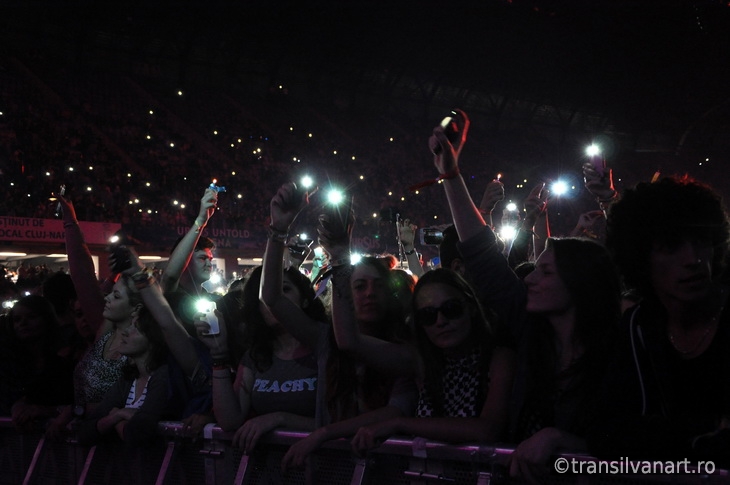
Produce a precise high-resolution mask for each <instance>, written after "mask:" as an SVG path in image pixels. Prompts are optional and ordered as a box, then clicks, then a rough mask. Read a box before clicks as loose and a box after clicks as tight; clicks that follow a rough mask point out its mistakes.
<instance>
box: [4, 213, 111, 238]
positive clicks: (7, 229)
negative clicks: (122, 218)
mask: <svg viewBox="0 0 730 485" xmlns="http://www.w3.org/2000/svg"><path fill="white" fill-rule="evenodd" d="M79 226H81V231H82V232H83V233H84V239H85V240H86V242H87V243H88V244H108V243H109V238H110V237H112V236H113V235H114V233H115V232H117V231H118V230H120V229H121V228H122V225H121V224H117V223H108V222H83V221H81V222H79ZM0 241H21V242H28V243H59V244H65V243H66V233H65V229H64V228H63V221H60V220H56V219H35V218H32V217H9V216H0Z"/></svg>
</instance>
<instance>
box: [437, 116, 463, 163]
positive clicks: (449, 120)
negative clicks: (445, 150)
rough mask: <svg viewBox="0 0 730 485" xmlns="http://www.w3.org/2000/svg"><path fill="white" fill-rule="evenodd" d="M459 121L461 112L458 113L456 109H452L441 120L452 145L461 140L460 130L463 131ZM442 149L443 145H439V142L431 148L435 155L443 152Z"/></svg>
mask: <svg viewBox="0 0 730 485" xmlns="http://www.w3.org/2000/svg"><path fill="white" fill-rule="evenodd" d="M459 121H460V116H459V113H457V112H456V111H455V110H452V111H451V113H449V115H448V116H446V117H445V118H444V119H443V120H441V128H443V130H444V134H445V135H446V138H448V140H449V142H450V143H451V144H452V145H453V144H455V143H456V142H457V141H459V132H460V131H461V129H460V127H459ZM441 150H442V149H441V145H439V144H438V143H437V144H435V145H433V147H432V148H431V151H432V152H433V154H434V155H439V154H440V153H441Z"/></svg>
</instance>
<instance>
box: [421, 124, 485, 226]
mask: <svg viewBox="0 0 730 485" xmlns="http://www.w3.org/2000/svg"><path fill="white" fill-rule="evenodd" d="M457 113H458V122H457V123H456V124H457V126H458V130H459V131H458V134H459V139H458V141H456V142H451V141H449V138H448V136H447V134H446V132H445V131H444V128H443V127H442V126H437V127H436V128H434V130H433V135H431V139H430V140H429V145H430V146H431V149H432V151H433V152H434V159H433V162H434V165H435V166H436V169H437V170H438V172H439V179H440V180H442V181H443V186H444V189H445V190H446V198H447V200H448V202H449V208H450V209H451V217H452V218H453V220H454V226H455V227H456V232H457V234H458V235H459V240H460V241H466V240H468V239H470V238H471V237H472V236H475V235H477V234H478V233H479V232H480V231H482V230H483V228H484V227H485V226H486V225H487V224H486V223H485V222H484V219H483V218H482V215H481V213H480V212H479V209H477V207H476V205H474V201H473V200H472V198H471V195H469V190H468V189H467V187H466V184H465V183H464V179H463V178H462V176H461V173H460V172H459V155H460V154H461V150H462V148H463V147H464V143H465V142H466V135H467V133H468V132H469V118H468V117H467V116H466V113H464V112H463V111H461V110H458V111H457ZM436 147H438V148H439V149H436Z"/></svg>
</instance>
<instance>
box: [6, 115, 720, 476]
mask: <svg viewBox="0 0 730 485" xmlns="http://www.w3.org/2000/svg"><path fill="white" fill-rule="evenodd" d="M468 130H469V119H468V117H467V116H466V114H465V113H463V112H460V111H457V112H455V114H454V117H453V118H452V120H451V123H450V124H447V125H445V126H444V125H439V126H437V127H436V128H434V130H433V132H432V134H431V135H430V138H429V139H428V148H429V149H430V150H431V152H432V153H433V165H434V169H435V170H434V171H433V177H432V178H431V180H432V181H433V182H434V183H437V184H438V185H441V186H442V187H443V189H441V188H439V187H434V188H433V189H434V190H438V191H441V190H443V191H444V192H445V200H446V203H447V204H448V207H449V209H450V212H451V217H452V220H451V222H452V225H451V226H450V227H449V228H448V229H447V230H445V231H444V237H443V242H441V245H440V247H439V252H440V267H438V268H435V269H431V268H427V267H425V266H424V265H423V264H422V261H421V260H420V259H419V253H418V251H417V249H418V248H417V247H416V246H417V244H416V237H415V234H416V229H417V228H416V227H415V225H414V224H412V223H411V222H410V221H408V220H405V221H398V222H397V224H398V228H399V231H398V235H399V238H400V244H401V246H402V251H401V256H402V258H403V261H400V263H399V259H401V258H398V257H394V256H392V255H372V256H367V257H363V258H362V259H361V260H360V261H359V262H357V263H355V264H353V263H352V260H351V249H352V246H351V242H352V241H351V236H352V227H353V224H354V221H355V218H356V217H362V216H363V215H362V214H355V211H354V209H353V207H352V206H353V204H351V203H347V204H344V205H338V206H334V205H333V206H324V208H322V207H319V208H318V210H321V212H322V214H321V215H319V225H318V229H317V231H318V242H319V245H320V246H321V249H322V251H321V252H318V253H316V254H315V256H314V258H313V261H314V263H313V267H312V270H311V271H309V270H305V269H304V265H303V261H304V260H305V258H306V254H301V253H298V252H296V251H294V252H293V251H290V249H289V246H290V243H291V241H292V235H294V234H296V229H297V227H296V226H297V218H298V216H299V215H300V214H302V213H303V212H305V211H309V210H311V209H312V206H310V204H309V202H310V195H312V194H313V192H314V191H313V189H307V188H304V187H302V186H301V185H300V184H297V183H294V182H290V183H286V184H284V185H282V186H281V187H280V188H279V189H278V190H277V191H276V193H274V194H268V195H265V194H262V196H261V201H260V204H261V206H264V205H265V202H264V201H265V200H266V198H267V197H268V196H270V197H271V199H270V203H269V204H268V207H269V216H268V218H267V222H266V225H267V230H268V234H269V237H268V240H267V243H266V249H265V254H264V258H263V264H262V265H261V266H260V267H257V268H255V269H254V270H253V271H251V272H250V273H249V274H247V275H246V277H245V278H244V279H241V280H238V281H236V282H235V284H232V285H231V287H230V288H229V290H228V292H227V293H226V294H225V295H224V296H222V297H219V296H217V295H213V294H209V293H207V292H206V290H205V289H203V287H202V286H201V285H202V284H203V283H205V282H206V281H207V280H208V279H209V278H210V274H211V270H212V265H211V260H212V258H213V254H214V251H215V248H214V247H213V243H212V241H211V240H210V239H208V238H206V237H203V236H202V233H203V230H204V228H205V227H206V225H207V224H208V223H209V220H210V219H211V217H213V216H214V214H215V210H216V206H217V201H218V192H217V191H215V190H213V189H211V188H207V189H205V192H204V194H203V196H202V199H201V201H200V210H199V213H198V215H197V217H196V219H195V220H194V221H193V222H192V223H191V224H190V230H189V231H188V232H187V233H186V234H185V235H184V236H183V237H182V238H181V239H180V241H179V242H178V244H177V245H176V247H175V248H174V250H173V252H172V254H171V256H170V259H169V263H168V265H167V267H166V269H165V271H164V273H159V272H158V273H155V274H152V273H151V272H149V271H148V269H147V268H145V266H144V264H142V263H140V261H139V258H138V256H137V254H136V253H135V252H134V250H132V249H130V248H125V247H121V248H119V250H118V251H116V252H114V253H113V254H112V255H111V256H110V258H109V264H110V268H111V270H112V273H113V274H114V279H113V281H110V282H105V284H101V285H100V284H99V282H98V280H97V278H96V275H95V271H94V265H93V262H92V258H91V254H90V252H89V250H88V247H87V246H86V244H85V242H84V238H83V234H82V232H81V229H80V227H79V224H78V219H77V217H76V212H75V209H74V205H73V203H72V201H71V200H69V199H66V198H64V197H62V196H60V195H59V201H60V204H61V206H62V209H63V211H62V213H63V221H64V228H65V231H66V232H65V237H66V250H67V254H68V266H69V268H68V269H69V271H68V274H66V273H63V272H59V273H55V274H52V275H50V276H48V277H47V278H46V279H45V280H44V281H43V284H42V285H41V286H40V287H39V291H38V292H37V293H38V294H33V295H30V296H25V297H22V298H20V299H19V300H18V301H17V303H16V304H15V305H14V306H13V307H12V309H10V311H9V312H8V313H7V314H5V315H4V316H3V317H2V318H3V320H2V327H1V329H0V331H1V332H2V335H1V338H0V347H1V349H0V359H1V362H0V373H1V374H0V399H1V400H2V402H0V414H2V415H10V416H12V420H13V422H14V423H15V425H16V427H17V429H18V430H20V431H28V430H37V429H38V427H39V426H45V433H46V436H47V437H48V438H49V439H58V438H61V437H64V436H65V435H67V434H68V433H73V434H75V435H76V436H77V437H78V439H79V441H80V442H81V443H89V444H90V443H96V442H99V441H102V440H123V441H124V442H126V443H129V444H130V445H134V446H149V445H152V444H154V443H155V442H156V440H158V439H160V438H159V437H158V436H157V423H158V422H159V421H160V420H180V421H182V422H183V423H184V426H185V431H186V433H188V434H189V435H190V436H196V435H198V434H199V433H201V431H202V428H203V426H205V425H206V424H208V423H212V422H215V423H218V425H219V426H220V427H221V428H223V429H224V430H226V431H230V432H232V433H233V445H234V446H236V447H238V448H240V449H242V450H244V451H245V452H253V451H254V450H255V449H256V447H257V446H258V445H259V442H260V439H261V437H262V436H265V435H266V433H267V432H269V431H271V430H274V429H276V428H282V429H291V430H300V431H306V432H307V433H308V435H307V437H306V438H304V439H302V440H300V441H298V442H297V443H296V444H294V445H293V446H291V448H290V449H289V450H288V452H287V453H286V455H285V456H284V458H283V460H282V463H281V466H282V468H284V469H289V468H292V467H301V466H304V465H305V463H306V461H307V459H308V457H309V456H310V455H311V454H312V453H313V452H315V451H316V450H317V449H318V448H319V447H320V446H321V445H322V444H323V443H325V442H327V441H329V440H334V439H341V438H346V439H348V440H350V442H351V445H352V450H353V452H354V453H355V454H357V455H364V454H366V453H367V452H368V450H371V449H373V448H375V447H377V446H379V444H380V443H382V441H383V440H386V439H388V438H389V437H390V436H394V435H405V436H411V437H422V438H426V439H430V440H435V441H442V442H446V443H453V444H457V443H480V444H483V443H509V444H511V445H512V446H514V448H515V451H514V452H513V453H512V455H511V458H510V464H509V471H510V474H511V475H513V476H517V477H522V478H524V479H527V480H529V481H532V482H539V481H540V477H541V476H542V475H543V474H545V473H547V472H548V460H549V459H550V457H551V456H553V455H554V454H556V453H561V452H580V453H590V454H592V455H594V456H598V457H605V458H615V459H619V458H621V457H630V458H631V459H636V460H640V459H661V460H682V459H685V458H687V459H689V460H691V461H696V460H713V461H714V462H715V463H716V465H717V467H718V468H720V467H724V468H727V467H730V446H729V445H728V443H730V310H729V309H727V308H726V302H727V299H728V295H729V294H730V292H729V291H728V286H727V285H726V284H725V279H724V270H725V263H726V255H727V248H728V243H729V240H730V225H729V224H728V218H727V215H726V213H725V209H724V207H723V205H722V201H721V198H720V197H719V195H718V194H717V193H716V192H715V191H713V189H711V188H710V187H709V186H707V185H705V184H703V183H700V182H698V181H696V180H693V179H691V178H689V177H687V176H683V177H664V178H659V179H657V180H654V181H652V182H651V183H649V182H646V183H640V184H638V185H637V186H635V187H633V188H630V189H627V190H625V191H624V192H623V193H621V194H619V193H618V192H617V191H616V190H614V187H613V182H612V173H611V171H610V170H606V171H605V172H603V173H602V172H601V171H600V170H599V169H597V168H596V167H595V166H594V165H592V164H591V163H586V164H585V165H584V166H583V177H584V180H585V185H586V188H587V189H588V191H590V193H592V194H593V195H594V196H595V197H596V207H595V209H596V211H594V212H591V213H587V214H584V215H582V216H581V217H580V219H579V221H578V222H577V224H576V229H575V230H574V231H573V233H572V234H570V235H568V236H566V237H550V234H549V232H550V231H549V225H548V221H547V216H546V208H547V205H548V203H549V202H548V198H547V196H546V191H545V190H544V188H543V186H542V185H539V186H537V187H535V188H534V189H533V190H532V192H531V193H530V194H529V196H528V197H527V199H526V200H525V201H524V211H523V212H522V218H521V224H520V226H519V230H518V232H517V234H516V236H515V237H514V239H513V240H512V241H510V242H509V243H508V244H505V242H503V241H502V240H501V239H500V238H499V236H498V235H497V234H496V233H495V231H494V230H493V227H492V221H491V212H492V210H493V209H494V207H495V206H496V205H497V203H498V202H499V201H500V200H502V199H503V198H504V187H503V186H502V183H501V182H500V181H499V180H494V181H492V182H490V183H489V184H488V186H487V187H485V192H484V197H483V199H482V200H481V202H480V204H479V205H477V204H475V203H474V202H473V200H472V198H471V196H470V194H469V192H468V190H467V186H466V184H465V182H464V179H463V178H462V176H461V174H460V172H459V156H460V153H461V150H462V148H463V147H464V145H465V144H466V143H467V138H468ZM425 142H426V140H424V145H426V143H425ZM188 223H190V222H188ZM587 235H588V236H591V237H590V238H589V237H586V236H587ZM406 262H407V267H408V271H406V270H404V267H405V266H406ZM201 297H202V298H203V299H207V300H210V301H214V302H215V306H214V307H213V308H210V307H209V308H207V309H206V310H205V311H203V310H202V309H200V308H199V307H197V303H198V300H199V299H200V298H201Z"/></svg>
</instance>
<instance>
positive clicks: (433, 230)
mask: <svg viewBox="0 0 730 485" xmlns="http://www.w3.org/2000/svg"><path fill="white" fill-rule="evenodd" d="M418 232H419V234H420V237H421V245H423V246H439V245H440V244H441V243H442V242H444V233H443V231H442V230H441V229H440V228H438V227H423V228H421V229H419V230H418Z"/></svg>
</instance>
